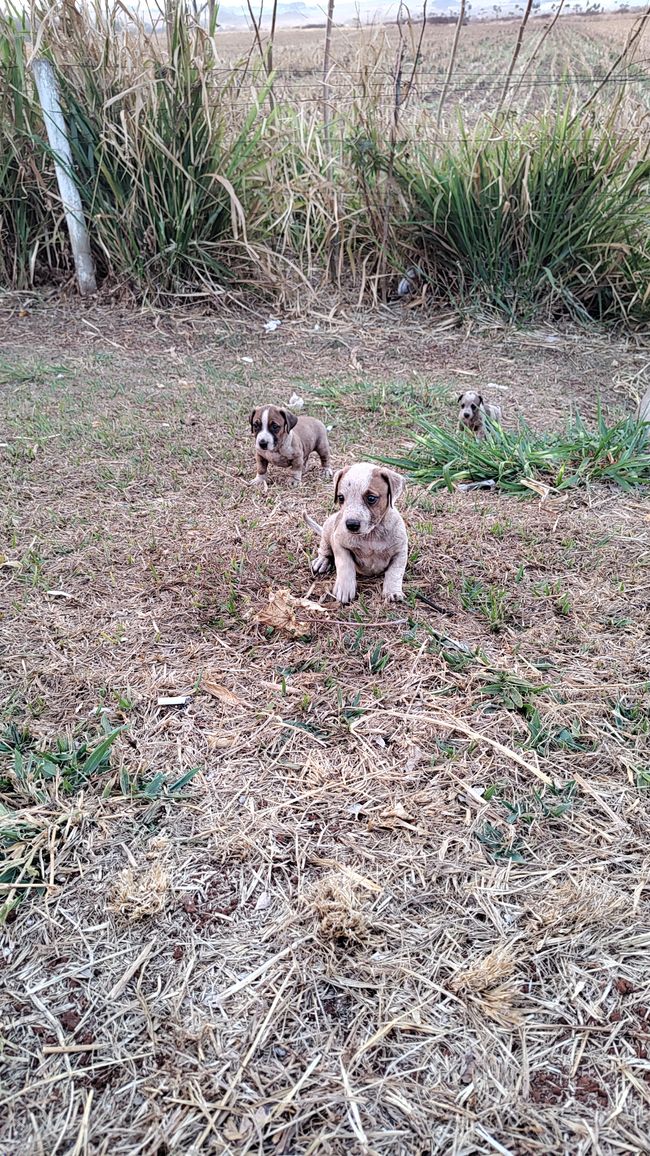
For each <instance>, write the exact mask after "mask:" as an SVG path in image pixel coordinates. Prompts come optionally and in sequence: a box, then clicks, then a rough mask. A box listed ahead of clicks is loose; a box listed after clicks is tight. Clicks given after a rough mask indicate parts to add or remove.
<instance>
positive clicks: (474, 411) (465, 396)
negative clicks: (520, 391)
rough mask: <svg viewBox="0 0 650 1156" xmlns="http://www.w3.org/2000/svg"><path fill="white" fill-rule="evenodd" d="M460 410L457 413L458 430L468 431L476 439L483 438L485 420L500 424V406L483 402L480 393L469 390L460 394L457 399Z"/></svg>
mask: <svg viewBox="0 0 650 1156" xmlns="http://www.w3.org/2000/svg"><path fill="white" fill-rule="evenodd" d="M458 404H459V406H460V410H459V413H458V428H459V429H467V430H470V432H471V433H473V434H475V435H476V437H477V438H484V437H485V434H486V422H485V419H486V418H489V420H490V421H495V422H499V423H500V422H501V406H500V405H492V404H490V402H484V401H483V398H482V397H481V395H480V393H475V392H474V390H472V389H469V390H467V392H466V393H461V395H460V397H459V398H458Z"/></svg>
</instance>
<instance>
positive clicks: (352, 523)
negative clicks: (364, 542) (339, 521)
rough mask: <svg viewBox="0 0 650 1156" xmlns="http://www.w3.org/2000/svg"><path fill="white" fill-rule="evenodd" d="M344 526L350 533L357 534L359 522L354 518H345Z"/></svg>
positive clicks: (359, 527) (359, 526)
mask: <svg viewBox="0 0 650 1156" xmlns="http://www.w3.org/2000/svg"><path fill="white" fill-rule="evenodd" d="M345 528H346V530H349V531H350V533H351V534H358V533H359V530H360V529H361V522H358V521H357V520H356V518H346V519H345Z"/></svg>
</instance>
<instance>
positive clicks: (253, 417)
mask: <svg viewBox="0 0 650 1156" xmlns="http://www.w3.org/2000/svg"><path fill="white" fill-rule="evenodd" d="M256 412H257V411H256V410H253V411H252V412H251V416H250V418H249V419H248V420H249V421H250V423H251V433H252V432H253V422H254V421H255V414H256Z"/></svg>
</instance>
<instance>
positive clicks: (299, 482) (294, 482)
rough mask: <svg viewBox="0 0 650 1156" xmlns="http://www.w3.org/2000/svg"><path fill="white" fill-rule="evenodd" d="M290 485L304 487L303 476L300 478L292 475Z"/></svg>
mask: <svg viewBox="0 0 650 1156" xmlns="http://www.w3.org/2000/svg"><path fill="white" fill-rule="evenodd" d="M289 485H290V486H300V485H302V474H301V475H300V476H298V475H297V474H292V475H291V477H290V478H289Z"/></svg>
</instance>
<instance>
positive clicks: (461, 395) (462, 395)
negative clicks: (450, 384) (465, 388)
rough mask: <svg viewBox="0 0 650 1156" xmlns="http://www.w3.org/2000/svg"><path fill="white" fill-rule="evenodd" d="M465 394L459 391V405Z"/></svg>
mask: <svg viewBox="0 0 650 1156" xmlns="http://www.w3.org/2000/svg"><path fill="white" fill-rule="evenodd" d="M464 396H465V394H464V393H459V394H458V404H459V405H460V403H461V402H462V400H463V398H464Z"/></svg>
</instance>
